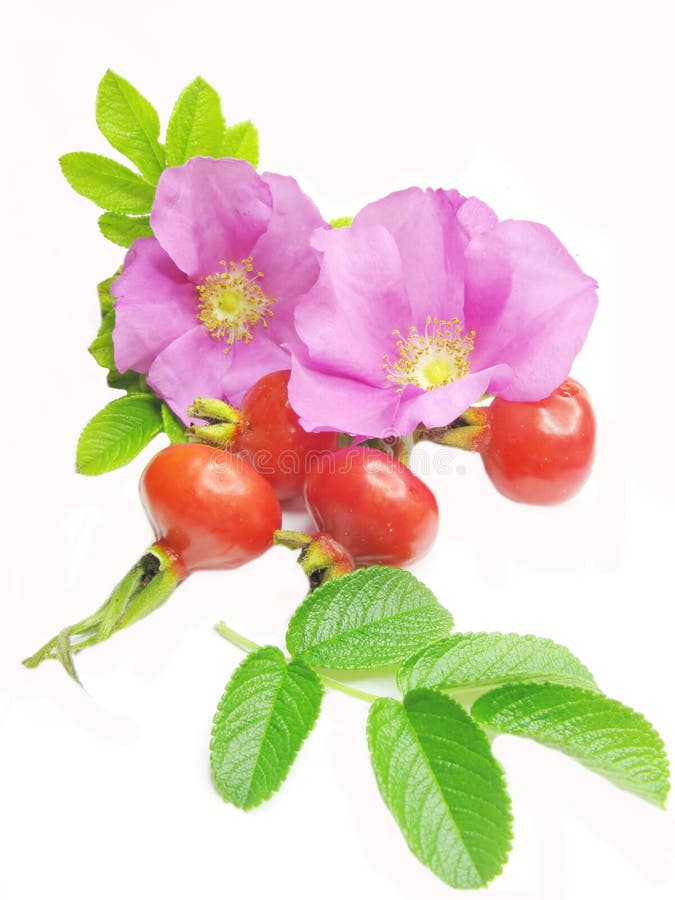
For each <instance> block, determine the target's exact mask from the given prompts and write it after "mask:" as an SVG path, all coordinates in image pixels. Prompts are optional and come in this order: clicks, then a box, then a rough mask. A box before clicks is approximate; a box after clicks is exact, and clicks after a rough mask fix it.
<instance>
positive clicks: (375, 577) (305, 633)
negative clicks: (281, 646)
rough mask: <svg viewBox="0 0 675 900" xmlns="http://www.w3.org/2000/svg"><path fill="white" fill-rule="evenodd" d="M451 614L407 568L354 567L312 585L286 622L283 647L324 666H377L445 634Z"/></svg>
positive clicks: (446, 633)
mask: <svg viewBox="0 0 675 900" xmlns="http://www.w3.org/2000/svg"><path fill="white" fill-rule="evenodd" d="M451 629H452V616H451V615H450V613H449V612H448V611H447V610H446V609H444V608H443V607H442V606H441V605H440V603H439V602H438V600H436V598H435V597H434V595H433V594H432V593H431V591H430V590H429V589H428V588H427V587H425V586H424V585H423V584H421V582H419V581H418V580H417V579H416V578H415V577H414V576H413V575H411V574H410V572H405V571H403V570H402V569H395V568H391V567H388V566H372V567H370V568H367V569H358V570H357V571H356V572H350V573H349V574H348V575H343V576H342V577H341V578H337V579H335V580H334V581H328V582H326V584H324V585H322V586H321V587H319V588H317V590H315V591H313V592H312V593H311V594H310V595H309V596H308V597H307V599H306V600H305V602H304V603H303V604H302V606H300V607H299V609H298V610H296V612H295V614H294V615H293V618H292V619H291V621H290V624H289V626H288V632H287V634H286V646H287V647H288V650H289V653H290V654H291V655H292V656H294V657H299V658H301V659H303V660H304V661H305V662H307V663H309V664H310V665H313V666H321V667H323V668H328V669H379V668H382V667H384V666H388V665H391V664H392V663H397V662H401V660H403V659H405V658H406V657H408V656H409V655H410V654H411V653H412V652H414V651H415V650H418V649H419V648H420V647H423V646H425V645H426V644H428V643H430V642H431V641H436V640H439V639H440V638H442V637H446V636H447V635H448V634H449V633H450V631H451Z"/></svg>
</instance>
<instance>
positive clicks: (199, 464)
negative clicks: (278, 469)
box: [140, 444, 281, 573]
mask: <svg viewBox="0 0 675 900" xmlns="http://www.w3.org/2000/svg"><path fill="white" fill-rule="evenodd" d="M140 492H141V500H142V502H143V506H144V507H145V510H146V512H147V515H148V518H149V520H150V522H151V524H152V527H153V530H154V532H155V537H156V538H157V539H158V542H159V543H160V544H161V545H162V547H163V548H164V549H165V550H168V551H169V552H171V553H173V554H174V555H175V556H176V557H177V558H178V560H179V561H180V563H181V564H182V565H183V566H184V568H185V570H186V572H187V573H189V572H192V571H195V570H196V569H234V568H236V567H237V566H241V565H243V564H244V563H246V562H248V561H249V560H251V559H255V557H257V556H260V554H261V553H264V551H265V550H267V549H268V548H269V547H271V545H272V538H273V535H274V531H275V530H276V529H277V528H279V527H280V525H281V509H280V507H279V501H278V500H277V497H276V495H275V494H274V491H273V490H272V488H271V487H270V485H269V483H268V482H267V481H266V480H265V479H264V478H263V477H262V476H261V475H259V474H258V472H256V471H255V470H254V469H253V468H251V466H249V464H248V463H247V462H245V461H244V460H242V459H240V458H239V457H238V456H235V455H234V454H232V453H229V452H228V451H227V450H218V449H215V448H214V447H209V446H207V445H206V444H174V445H173V446H171V447H167V448H166V449H164V450H162V451H161V452H160V453H158V454H157V456H155V457H154V458H153V459H152V460H150V462H149V463H148V465H147V466H146V468H145V470H144V472H143V474H142V475H141V482H140Z"/></svg>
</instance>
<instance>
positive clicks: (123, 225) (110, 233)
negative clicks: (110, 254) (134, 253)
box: [98, 212, 152, 247]
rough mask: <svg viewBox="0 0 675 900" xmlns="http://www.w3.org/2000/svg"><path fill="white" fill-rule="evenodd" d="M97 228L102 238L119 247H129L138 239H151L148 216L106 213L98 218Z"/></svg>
mask: <svg viewBox="0 0 675 900" xmlns="http://www.w3.org/2000/svg"><path fill="white" fill-rule="evenodd" d="M98 227H99V228H100V229H101V234H102V235H103V237H105V238H107V239H108V240H109V241H112V243H113V244H118V245H119V246H120V247H131V245H132V244H133V242H134V241H135V240H136V239H137V238H140V237H152V228H151V227H150V218H149V216H126V215H124V214H123V213H113V212H106V213H103V215H102V216H100V217H99V220H98Z"/></svg>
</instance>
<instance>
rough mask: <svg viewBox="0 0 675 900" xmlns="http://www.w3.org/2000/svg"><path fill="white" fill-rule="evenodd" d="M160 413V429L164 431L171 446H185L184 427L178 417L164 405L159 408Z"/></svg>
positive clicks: (186, 440)
mask: <svg viewBox="0 0 675 900" xmlns="http://www.w3.org/2000/svg"><path fill="white" fill-rule="evenodd" d="M161 412H162V427H163V429H164V432H165V434H166V435H167V437H168V438H169V440H170V441H171V443H172V444H187V443H188V439H187V435H186V433H185V425H183V423H182V422H181V420H180V419H179V418H178V416H176V415H174V413H173V412H172V410H171V409H170V408H169V407H168V406H167V405H166V403H162V406H161Z"/></svg>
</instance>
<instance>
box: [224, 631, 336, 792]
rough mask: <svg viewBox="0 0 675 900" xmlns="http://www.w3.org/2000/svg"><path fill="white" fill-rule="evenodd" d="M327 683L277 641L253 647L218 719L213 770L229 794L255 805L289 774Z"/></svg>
mask: <svg viewBox="0 0 675 900" xmlns="http://www.w3.org/2000/svg"><path fill="white" fill-rule="evenodd" d="M322 695H323V687H322V685H321V682H320V681H319V679H318V677H317V675H316V674H315V673H314V672H313V671H312V670H311V669H310V668H309V666H306V665H304V664H303V663H301V662H292V663H287V662H286V660H285V659H284V655H283V653H282V652H281V651H280V650H278V649H277V648H276V647H262V648H261V649H260V650H256V651H255V652H253V653H251V654H250V655H249V656H248V657H247V658H246V659H245V660H244V662H243V663H242V664H241V665H240V666H239V668H238V669H237V670H236V672H235V673H234V675H233V676H232V679H231V681H230V683H229V684H228V686H227V688H226V690H225V693H224V694H223V696H222V698H221V700H220V703H219V704H218V710H217V712H216V715H215V718H214V720H213V730H212V732H211V771H212V772H213V777H214V779H215V782H216V786H217V788H218V790H219V792H220V793H221V794H222V796H223V797H224V798H225V800H228V801H229V802H230V803H233V804H234V805H235V806H238V807H240V808H241V809H251V808H252V807H254V806H258V805H259V804H260V803H262V802H263V801H264V800H267V799H268V798H269V797H271V796H272V794H274V793H275V792H276V791H277V790H279V788H280V787H281V784H282V783H283V781H284V780H285V778H286V776H287V775H288V772H289V771H290V768H291V765H292V764H293V761H294V760H295V757H296V756H297V754H298V751H299V750H300V747H301V746H302V744H303V742H304V741H305V738H306V737H307V735H308V734H309V732H310V731H311V730H312V728H313V727H314V723H315V722H316V719H317V717H318V715H319V710H320V708H321V697H322Z"/></svg>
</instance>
